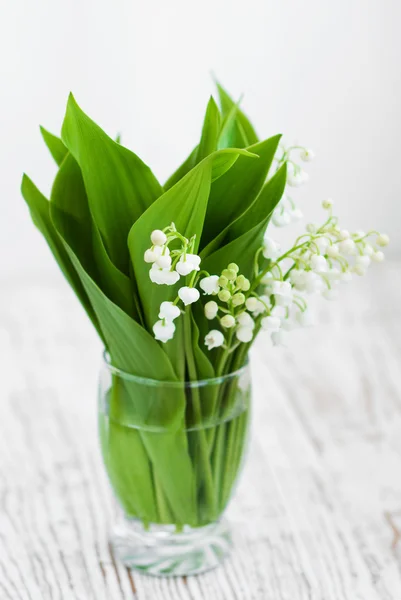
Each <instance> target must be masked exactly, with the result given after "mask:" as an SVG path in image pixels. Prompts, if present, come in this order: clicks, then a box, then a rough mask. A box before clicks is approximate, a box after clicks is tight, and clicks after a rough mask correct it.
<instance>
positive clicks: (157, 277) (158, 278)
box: [149, 263, 180, 285]
mask: <svg viewBox="0 0 401 600" xmlns="http://www.w3.org/2000/svg"><path fill="white" fill-rule="evenodd" d="M149 277H150V280H151V281H152V282H153V283H157V284H158V285H174V284H175V283H177V281H178V280H179V278H180V276H179V274H178V273H177V272H176V271H170V269H161V268H160V267H158V266H157V264H156V263H153V265H152V268H151V269H150V271H149Z"/></svg>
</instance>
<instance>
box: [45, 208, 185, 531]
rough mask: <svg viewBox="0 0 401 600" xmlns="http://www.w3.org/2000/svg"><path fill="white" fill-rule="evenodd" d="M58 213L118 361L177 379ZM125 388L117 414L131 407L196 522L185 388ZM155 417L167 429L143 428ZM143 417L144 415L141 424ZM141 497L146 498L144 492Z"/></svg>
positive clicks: (167, 486)
mask: <svg viewBox="0 0 401 600" xmlns="http://www.w3.org/2000/svg"><path fill="white" fill-rule="evenodd" d="M52 218H53V221H54V223H55V224H56V227H57V228H58V231H59V233H60V235H61V236H62V237H63V239H64V243H65V247H66V250H67V252H68V253H69V255H70V258H71V261H72V262H73V264H74V266H75V268H76V269H77V272H78V273H79V275H80V277H81V280H82V283H83V285H84V287H85V289H86V291H87V294H88V296H89V298H90V300H91V302H92V305H93V307H94V310H95V312H96V314H97V317H98V319H99V322H100V325H101V328H102V331H103V333H104V337H105V340H106V347H107V349H108V351H109V353H110V356H111V361H112V364H113V365H114V366H116V367H117V368H119V369H121V370H122V371H125V372H126V373H132V374H135V375H136V376H140V377H145V378H151V379H158V380H160V381H174V380H176V376H175V373H174V371H173V369H172V367H171V364H170V362H169V360H168V358H167V356H166V354H165V353H164V352H163V350H162V348H161V347H160V346H159V344H158V343H157V342H156V340H155V339H154V338H153V336H151V335H150V334H149V333H148V332H147V331H146V330H145V329H144V328H143V327H141V326H140V325H139V324H138V323H136V322H135V321H134V320H133V319H131V318H130V317H129V316H128V315H127V314H126V313H124V312H123V311H122V310H121V309H120V308H119V307H118V306H117V305H115V304H114V303H113V302H111V300H109V299H108V298H107V297H106V296H105V295H104V294H103V292H102V291H101V290H100V288H99V287H98V286H97V285H96V284H95V282H94V281H93V280H92V278H91V277H90V276H89V274H88V273H87V272H86V270H85V269H84V267H83V266H82V264H81V263H80V261H79V260H78V258H77V256H76V255H75V253H74V251H73V249H72V248H71V247H70V246H69V243H68V240H67V239H66V238H65V237H64V236H65V235H66V236H68V230H65V229H64V221H63V219H62V218H61V219H60V215H59V212H58V209H57V207H55V206H53V205H52ZM152 389H154V393H153V394H152ZM124 390H125V392H126V396H125V402H129V405H127V404H125V406H124V407H123V410H122V411H121V406H119V404H118V403H117V404H116V405H115V406H114V407H113V408H114V411H113V418H114V419H116V420H117V422H120V420H121V415H122V414H123V415H126V414H127V412H126V411H128V410H129V409H130V411H129V412H128V414H129V415H130V420H131V419H132V420H133V422H132V423H127V425H130V426H131V427H133V426H134V425H136V426H138V425H139V426H140V428H139V429H138V435H140V437H141V440H142V442H143V444H144V447H145V448H146V452H147V455H148V456H149V458H150V461H151V463H152V467H153V469H155V471H156V472H157V476H158V478H159V479H160V481H161V483H162V485H163V488H164V491H165V493H166V496H167V498H168V500H169V503H170V505H171V506H172V507H174V510H175V514H176V518H177V521H178V522H181V523H193V522H194V520H195V516H194V515H195V514H196V513H195V498H194V476H193V471H192V464H191V460H190V457H189V454H188V451H187V438H186V435H185V431H184V429H183V428H184V422H185V404H186V401H185V394H184V389H183V388H180V387H173V388H168V387H167V386H160V387H147V386H145V385H141V384H138V382H137V381H136V380H133V381H131V382H129V381H128V382H127V381H125V380H124ZM115 411H117V412H115ZM154 418H156V419H157V420H158V422H159V424H160V425H161V426H162V430H161V431H158V432H157V433H152V432H150V431H146V430H145V429H142V428H141V426H143V425H144V423H143V422H142V421H143V420H145V421H146V424H147V425H148V424H149V421H150V424H152V419H154ZM138 419H141V421H139V423H138ZM135 447H138V440H136V441H135V445H132V448H135ZM140 460H141V465H142V469H144V470H145V469H147V468H148V466H147V463H146V462H145V461H144V460H142V459H140ZM151 477H152V476H151V473H150V472H147V471H144V472H143V475H142V480H143V479H146V480H147V481H149V486H148V487H150V485H151ZM138 497H139V498H142V496H141V494H140V493H139V494H138Z"/></svg>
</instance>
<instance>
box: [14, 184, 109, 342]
mask: <svg viewBox="0 0 401 600" xmlns="http://www.w3.org/2000/svg"><path fill="white" fill-rule="evenodd" d="M21 192H22V195H23V197H24V199H25V201H26V203H27V204H28V207H29V210H30V213H31V216H32V220H33V222H34V223H35V225H36V227H37V228H38V229H39V231H40V232H41V233H42V235H43V237H44V238H45V240H46V242H47V244H48V246H49V248H50V250H51V251H52V253H53V256H54V258H55V259H56V261H57V263H58V265H59V267H60V269H61V271H62V272H63V274H64V276H65V278H66V279H67V281H68V283H69V284H70V286H71V287H72V289H73V290H74V292H75V294H76V295H77V297H78V299H79V301H80V303H81V304H82V306H83V308H84V309H85V311H86V313H87V315H88V317H89V318H90V320H91V321H92V323H93V325H94V327H95V329H96V330H97V332H98V334H99V335H100V337H101V339H102V340H104V338H103V334H102V330H101V329H100V326H99V322H98V320H97V317H96V314H95V312H94V310H93V308H92V305H91V302H90V300H89V298H88V295H87V293H86V291H85V288H84V287H83V285H82V283H81V280H80V278H79V276H78V274H77V272H76V270H75V267H74V265H73V264H72V262H71V260H70V257H69V256H68V253H67V252H66V250H65V248H64V245H63V242H62V240H61V239H60V237H59V235H58V233H57V231H56V230H55V229H54V226H53V223H52V221H51V218H50V203H49V201H48V200H47V199H46V198H45V197H44V196H43V194H41V192H40V191H39V190H38V188H37V187H36V186H35V185H34V183H33V182H32V181H31V180H30V179H29V177H28V176H27V175H24V176H23V179H22V185H21Z"/></svg>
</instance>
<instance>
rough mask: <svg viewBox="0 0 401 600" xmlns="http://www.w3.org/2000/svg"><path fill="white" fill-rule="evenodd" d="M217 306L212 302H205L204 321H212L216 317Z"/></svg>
mask: <svg viewBox="0 0 401 600" xmlns="http://www.w3.org/2000/svg"><path fill="white" fill-rule="evenodd" d="M218 310H219V306H218V304H217V302H215V301H214V300H210V302H206V304H205V317H206V319H209V320H212V319H214V318H215V317H216V316H217V313H218Z"/></svg>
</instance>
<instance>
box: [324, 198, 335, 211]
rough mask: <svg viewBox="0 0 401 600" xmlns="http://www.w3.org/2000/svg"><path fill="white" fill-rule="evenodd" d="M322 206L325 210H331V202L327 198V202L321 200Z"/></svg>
mask: <svg viewBox="0 0 401 600" xmlns="http://www.w3.org/2000/svg"><path fill="white" fill-rule="evenodd" d="M322 206H323V208H324V209H325V210H330V208H333V200H332V199H331V198H327V200H323V202H322Z"/></svg>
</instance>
